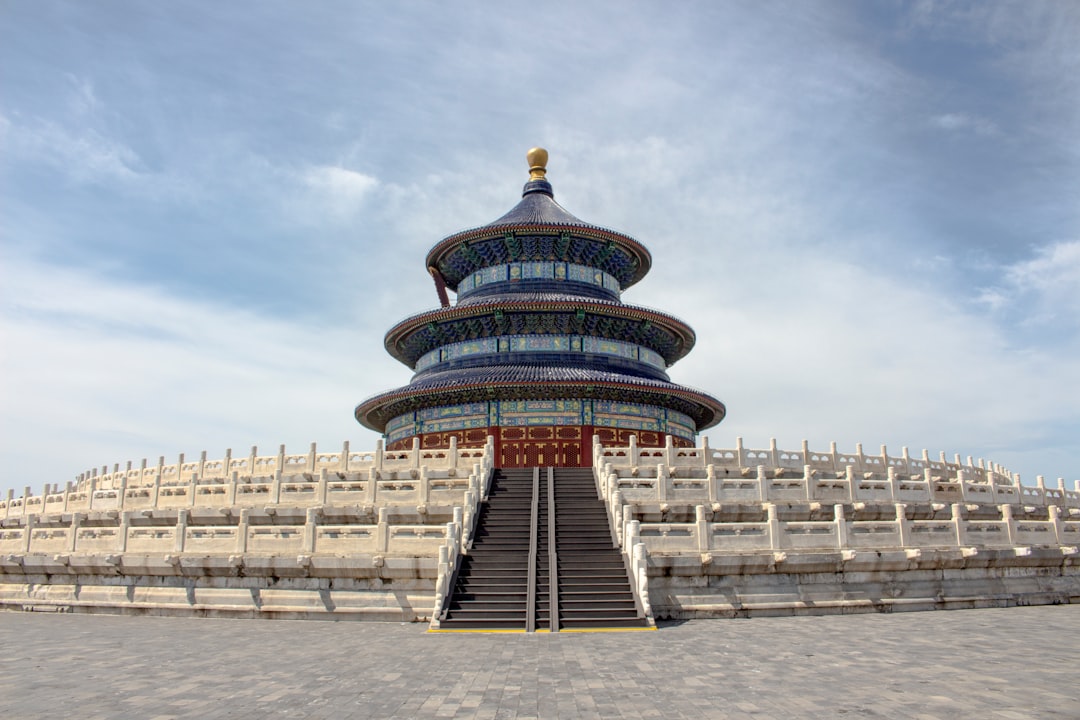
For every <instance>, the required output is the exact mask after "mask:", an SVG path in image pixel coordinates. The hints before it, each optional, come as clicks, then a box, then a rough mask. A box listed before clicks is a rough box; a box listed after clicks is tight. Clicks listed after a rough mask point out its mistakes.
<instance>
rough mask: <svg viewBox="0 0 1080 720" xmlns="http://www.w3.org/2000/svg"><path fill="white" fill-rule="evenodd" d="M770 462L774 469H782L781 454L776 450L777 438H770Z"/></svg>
mask: <svg viewBox="0 0 1080 720" xmlns="http://www.w3.org/2000/svg"><path fill="white" fill-rule="evenodd" d="M769 462H770V463H772V466H773V467H774V468H775V467H780V452H779V451H778V450H777V449H776V438H769Z"/></svg>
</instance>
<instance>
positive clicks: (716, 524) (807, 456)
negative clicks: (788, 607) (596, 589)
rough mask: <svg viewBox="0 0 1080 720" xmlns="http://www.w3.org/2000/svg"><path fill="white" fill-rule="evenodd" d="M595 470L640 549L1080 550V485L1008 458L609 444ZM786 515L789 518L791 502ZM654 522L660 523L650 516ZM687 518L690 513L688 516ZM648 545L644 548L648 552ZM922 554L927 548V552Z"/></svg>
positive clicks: (597, 456)
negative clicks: (1029, 476)
mask: <svg viewBox="0 0 1080 720" xmlns="http://www.w3.org/2000/svg"><path fill="white" fill-rule="evenodd" d="M593 461H594V469H595V471H596V475H597V480H598V485H599V488H600V492H601V494H602V495H603V497H604V499H605V501H606V503H607V506H608V511H609V514H610V517H611V520H612V523H613V525H614V526H615V529H616V534H617V536H618V537H619V540H620V543H621V544H622V545H623V547H624V549H625V551H626V552H627V554H628V555H630V556H631V557H633V556H634V549H635V546H637V545H639V544H640V545H642V546H643V548H642V550H643V551H645V552H647V553H649V554H696V553H717V554H738V553H755V552H780V551H814V550H820V551H827V550H832V551H856V550H898V549H899V550H905V551H913V552H914V553H918V552H919V550H920V549H922V548H938V549H947V548H952V549H961V550H965V551H967V552H968V553H969V554H971V555H974V554H976V553H977V551H978V548H1016V549H1017V552H1018V553H1020V554H1023V552H1024V550H1023V549H1024V548H1030V547H1059V548H1061V550H1062V552H1063V553H1065V554H1070V555H1071V554H1075V553H1076V552H1077V546H1080V481H1077V482H1076V483H1075V486H1074V489H1072V490H1067V489H1066V488H1065V482H1064V480H1058V482H1057V487H1047V486H1046V483H1045V481H1044V479H1043V478H1042V477H1039V478H1038V479H1037V484H1036V486H1035V487H1029V486H1025V485H1021V484H1020V478H1019V477H1018V476H1016V475H1013V474H1011V473H1009V472H1008V471H1007V470H1005V469H1004V468H1002V467H1000V466H997V465H988V464H987V463H985V462H983V461H979V462H978V463H976V462H974V461H973V460H972V459H971V458H968V460H967V462H966V463H963V462H961V460H960V458H959V457H958V456H957V457H956V458H955V461H954V462H948V461H947V460H946V459H945V456H944V453H943V454H942V455H941V457H940V459H938V460H931V459H930V458H929V456H928V454H927V453H926V451H923V454H922V457H921V458H912V457H910V455H909V454H908V451H907V448H905V449H904V450H903V453H902V455H901V456H899V457H892V456H890V455H888V453H887V452H886V449H885V447H882V448H881V453H880V454H879V455H867V454H865V453H864V452H863V450H862V447H861V446H858V447H857V449H856V451H855V452H854V453H840V452H838V451H837V450H836V446H835V444H834V445H833V446H832V447H831V448H830V449H829V450H828V451H827V452H817V451H812V450H810V449H809V448H808V447H807V444H806V443H805V442H804V443H803V445H802V448H800V449H799V450H781V449H779V448H778V447H777V445H776V441H775V440H773V441H772V442H771V443H770V446H769V448H768V449H766V450H753V449H747V448H744V447H743V445H742V439H741V438H740V439H739V440H738V441H737V443H736V447H734V448H730V449H713V448H710V447H708V445H707V443H706V444H705V445H703V446H702V447H698V448H675V447H672V446H671V445H670V444H669V445H668V446H667V447H664V448H639V447H637V446H636V444H634V443H631V445H629V446H627V447H603V446H602V445H600V444H599V443H598V442H596V443H594V450H593ZM781 508H782V509H783V510H784V513H783V514H784V515H786V516H787V517H786V518H782V517H781V512H780V509H781ZM643 519H652V520H653V521H643ZM679 520H682V521H679ZM642 550H638V552H639V553H640V552H641V551H642ZM916 556H917V555H916Z"/></svg>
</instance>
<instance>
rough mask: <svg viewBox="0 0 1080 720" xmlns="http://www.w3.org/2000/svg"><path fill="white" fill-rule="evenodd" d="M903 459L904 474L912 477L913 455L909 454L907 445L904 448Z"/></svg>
mask: <svg viewBox="0 0 1080 720" xmlns="http://www.w3.org/2000/svg"><path fill="white" fill-rule="evenodd" d="M903 457H904V473H906V474H907V475H909V476H910V475H911V454H910V453H908V447H907V445H905V446H904V448H903Z"/></svg>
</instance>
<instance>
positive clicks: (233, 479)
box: [226, 470, 240, 507]
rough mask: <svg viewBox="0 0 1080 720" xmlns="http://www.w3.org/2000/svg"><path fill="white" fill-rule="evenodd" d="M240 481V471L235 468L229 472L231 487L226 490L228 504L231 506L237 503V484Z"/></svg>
mask: <svg viewBox="0 0 1080 720" xmlns="http://www.w3.org/2000/svg"><path fill="white" fill-rule="evenodd" d="M239 482H240V473H239V472H237V471H236V470H233V471H232V472H231V473H229V489H228V490H227V491H226V492H227V493H228V495H227V496H226V504H227V505H229V506H230V507H231V506H233V505H235V504H236V486H237V484H239Z"/></svg>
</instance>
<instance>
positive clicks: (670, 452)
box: [664, 434, 675, 466]
mask: <svg viewBox="0 0 1080 720" xmlns="http://www.w3.org/2000/svg"><path fill="white" fill-rule="evenodd" d="M664 462H665V463H666V464H667V465H668V466H670V465H672V464H674V462H675V441H674V440H673V439H672V437H671V435H670V434H667V435H665V436H664Z"/></svg>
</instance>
